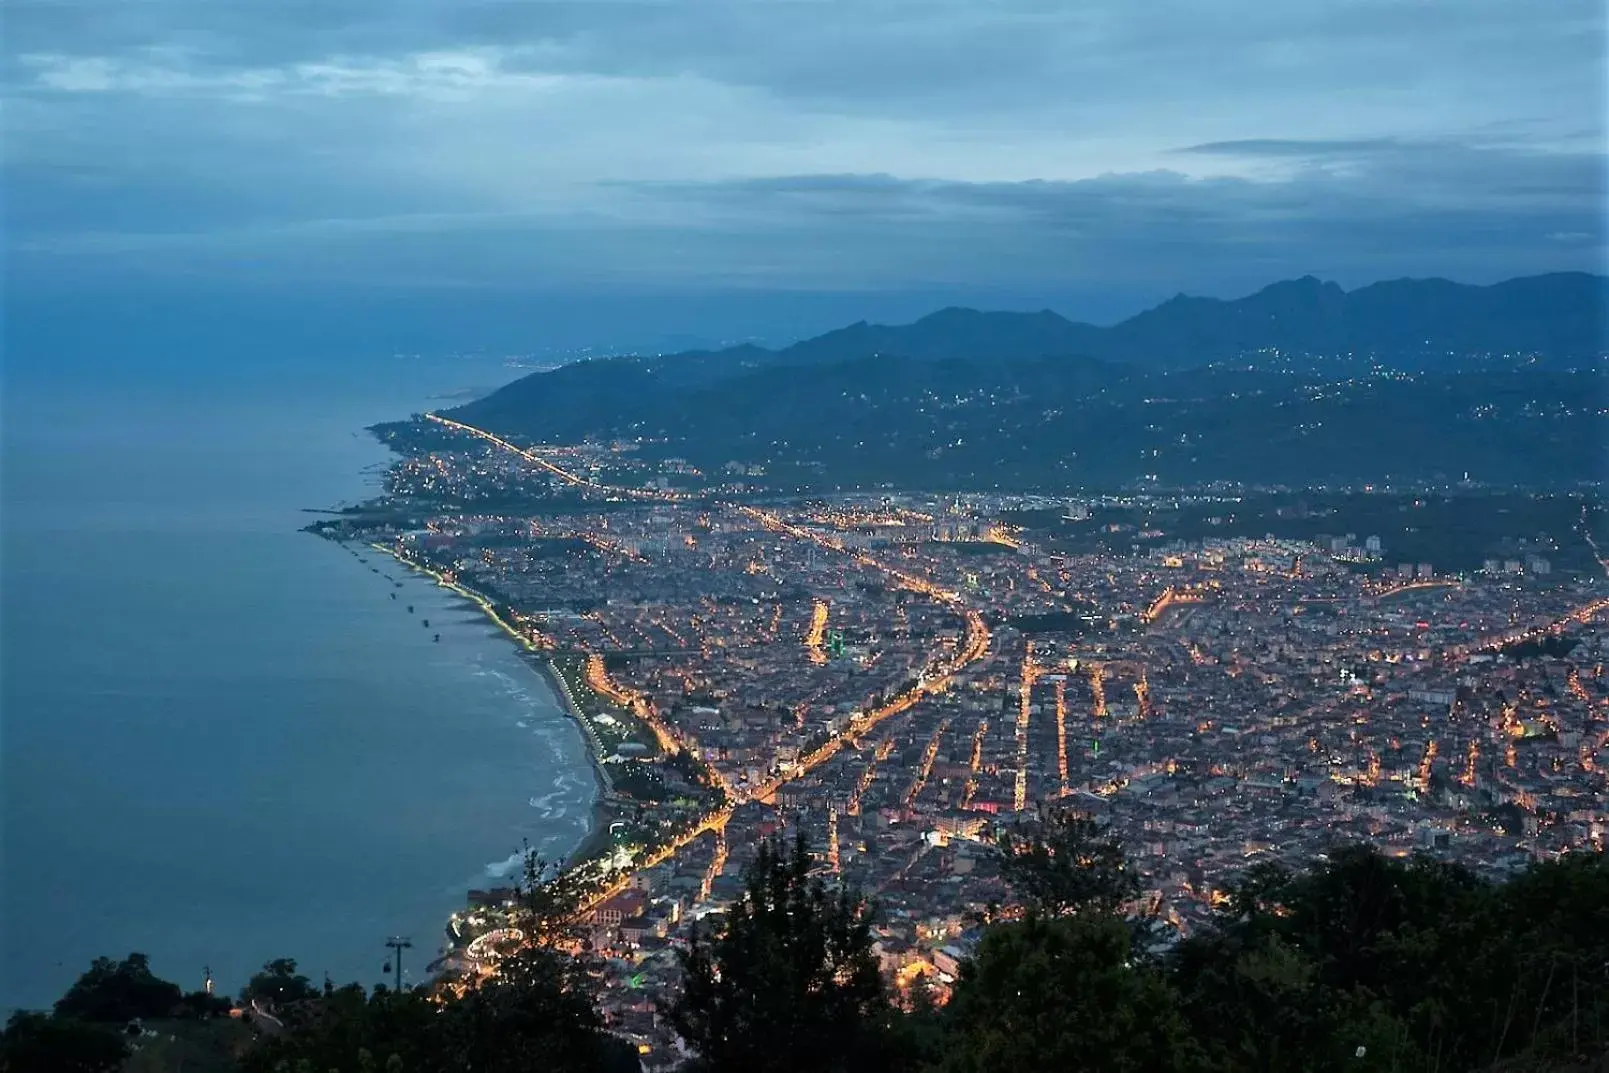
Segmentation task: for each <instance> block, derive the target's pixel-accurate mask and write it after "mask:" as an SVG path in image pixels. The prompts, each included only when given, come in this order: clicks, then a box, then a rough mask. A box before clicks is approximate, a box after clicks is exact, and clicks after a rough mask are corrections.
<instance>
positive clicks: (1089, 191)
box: [0, 0, 1609, 345]
mask: <svg viewBox="0 0 1609 1073" xmlns="http://www.w3.org/2000/svg"><path fill="white" fill-rule="evenodd" d="M3 17H4V19H5V26H4V46H3V47H4V58H3V67H0V79H3V84H4V94H5V100H4V109H3V117H0V122H3V124H4V137H5V152H4V154H3V156H4V162H3V173H0V174H3V181H4V194H5V211H6V221H5V224H6V228H5V230H6V234H5V240H6V259H7V264H6V268H7V273H6V276H7V283H8V287H9V289H10V293H11V295H12V301H13V302H14V303H16V304H17V305H18V306H19V307H23V308H33V306H32V305H30V304H29V303H37V305H38V308H48V309H55V310H58V311H60V310H61V309H71V310H74V311H75V312H74V314H73V315H74V316H77V315H78V312H79V310H78V305H77V303H80V302H81V301H83V300H84V299H85V298H86V296H89V295H94V296H96V297H97V299H98V300H101V299H104V300H106V301H114V300H116V301H124V302H128V301H130V300H131V298H132V299H133V300H134V301H135V304H137V305H138V304H141V303H145V302H147V301H148V302H149V303H152V306H151V307H152V308H156V306H157V305H159V304H160V303H161V302H162V301H168V302H175V301H181V300H184V299H185V298H187V297H189V296H193V295H197V294H204V295H207V296H209V301H214V302H217V303H220V304H221V305H220V306H219V308H234V307H235V306H240V307H245V306H250V307H251V308H253V309H257V310H259V311H263V310H272V309H274V308H276V307H277V306H282V305H283V306H286V307H289V306H291V305H297V304H298V303H299V304H300V305H301V306H306V305H307V304H308V303H326V304H328V303H332V302H333V303H336V304H337V305H338V304H339V303H341V302H342V301H344V300H347V299H350V300H351V301H352V302H354V303H359V304H361V303H363V302H368V303H373V304H375V305H374V308H380V307H381V306H384V305H385V304H386V303H388V302H391V303H395V302H396V301H405V302H407V303H410V308H412V309H414V310H415V311H428V310H431V309H438V310H440V309H453V310H457V311H459V313H460V314H461V315H462V316H465V317H468V314H467V313H464V312H463V311H464V310H469V309H475V308H481V309H485V310H496V311H497V312H489V313H487V314H486V315H485V316H484V317H482V318H481V320H482V322H483V323H484V322H485V321H487V320H494V319H497V318H501V317H504V316H511V315H515V314H512V313H510V312H509V310H510V309H520V308H527V307H525V306H521V304H520V303H522V302H524V303H530V305H529V307H528V308H530V309H535V310H540V311H543V315H544V316H547V317H548V318H550V319H551V320H553V321H554V322H555V323H557V322H558V321H565V324H566V326H565V329H564V331H565V332H568V333H569V334H572V335H574V336H575V338H576V339H581V338H583V337H584V336H585V334H586V332H587V331H589V330H593V329H591V328H586V327H585V326H584V324H592V325H593V326H594V327H595V328H602V327H604V326H611V327H613V328H615V329H618V328H619V321H620V318H621V316H622V314H625V315H627V316H629V317H638V318H639V319H641V321H642V328H643V330H644V331H659V332H683V333H692V334H694V335H697V334H699V333H700V332H704V333H706V334H707V333H708V332H715V333H717V334H719V333H720V332H723V331H731V332H737V333H738V334H743V333H744V332H747V331H750V330H751V329H752V330H759V329H761V328H763V327H765V326H766V325H767V324H771V325H772V326H773V327H778V326H779V325H780V323H781V321H784V320H787V317H788V316H790V315H792V316H794V317H795V319H796V320H797V319H799V318H800V317H803V319H804V320H810V319H811V318H812V317H813V318H815V319H816V320H818V321H820V320H825V321H829V323H822V324H820V325H819V326H820V327H827V326H830V323H831V322H835V321H833V320H832V319H833V318H838V319H839V321H841V320H852V319H856V316H850V315H849V314H850V313H852V312H854V311H855V310H857V309H860V310H862V311H863V313H864V315H869V316H873V317H874V318H875V316H876V315H878V314H889V315H892V316H895V317H897V316H901V315H904V316H907V317H908V316H914V315H916V314H918V313H920V312H921V311H922V306H923V304H924V303H927V302H938V301H941V300H943V301H967V302H968V303H969V304H976V305H983V306H993V307H1002V308H1011V307H1018V308H1038V307H1040V306H1047V305H1048V306H1052V307H1054V308H1058V309H1059V310H1061V311H1063V312H1067V313H1069V314H1070V315H1075V316H1078V315H1083V316H1088V317H1090V318H1091V319H1096V320H1101V319H1106V320H1111V319H1114V318H1115V317H1116V316H1118V315H1122V314H1125V313H1129V312H1134V311H1136V310H1137V309H1138V308H1141V307H1142V306H1144V305H1146V304H1149V303H1151V302H1154V301H1157V300H1161V299H1163V298H1166V297H1168V296H1170V295H1171V294H1174V293H1176V292H1180V291H1184V292H1188V293H1193V294H1210V295H1219V296H1224V297H1232V296H1235V295H1238V294H1242V293H1247V292H1249V291H1251V290H1254V289H1256V288H1257V287H1259V286H1262V285H1264V284H1266V283H1269V282H1272V281H1274V280H1277V279H1281V278H1288V277H1291V276H1296V275H1301V274H1305V273H1312V274H1315V275H1319V276H1321V277H1323V278H1326V279H1334V280H1336V281H1338V282H1340V283H1341V284H1342V285H1343V286H1347V287H1352V286H1358V285H1361V284H1364V283H1368V282H1372V281H1374V280H1377V279H1383V278H1396V277H1401V276H1430V275H1440V276H1447V277H1450V278H1454V279H1459V280H1462V281H1466V282H1475V283H1485V282H1494V281H1496V280H1500V279H1504V278H1508V277H1512V276H1516V275H1526V274H1531V273H1536V272H1544V271H1552V270H1566V269H1574V270H1589V271H1599V270H1602V267H1603V265H1604V259H1605V250H1606V235H1605V224H1604V199H1605V195H1606V192H1609V191H1606V182H1605V133H1606V124H1605V114H1604V108H1605V104H1604V102H1605V96H1606V81H1605V60H1604V56H1605V51H1606V48H1605V44H1606V37H1605V34H1606V25H1605V14H1604V6H1603V5H1602V3H1601V2H1600V0H1547V2H1545V3H1519V2H1515V0H1279V2H1278V3H1269V2H1267V0H1212V2H1208V0H1145V2H1143V3H1136V2H1134V0H1081V2H1078V3H1071V2H1067V0H1043V2H1042V0H848V2H840V0H649V2H628V0H584V2H581V3H544V2H493V3H486V2H476V0H453V2H446V3H435V2H422V0H362V2H357V0H352V2H348V0H316V2H307V0H276V2H274V3H260V4H259V3H225V4H219V3H213V2H207V0H106V2H101V0H10V2H9V3H7V5H6V7H5V9H4V12H3ZM52 303H54V304H52ZM231 303H233V304H234V305H231ZM510 303H512V305H511V304H510ZM632 303H635V304H632ZM700 303H702V304H700ZM364 308H368V307H364ZM787 310H793V311H794V312H793V313H792V314H788V313H786V311H787ZM800 310H803V311H805V312H803V313H800V312H799V311H800ZM745 311H746V312H745ZM768 311H769V312H768ZM152 315H153V316H159V314H152ZM265 315H266V314H265ZM419 315H420V316H421V317H423V312H420V313H419ZM566 317H568V318H569V320H573V321H575V322H576V323H574V324H570V323H569V321H567V320H566ZM768 318H769V319H768ZM270 319H271V317H270ZM455 323H456V322H455ZM790 324H791V322H790ZM778 330H782V329H781V328H780V327H779V328H778ZM426 334H429V333H426ZM440 334H441V333H440V332H438V333H437V335H440ZM446 334H447V335H448V336H450V335H451V332H448V333H446ZM493 334H496V333H493ZM515 334H516V335H517V334H518V333H515ZM560 334H564V333H563V332H561V333H560ZM566 338H569V335H566ZM448 341H449V342H450V340H448ZM438 342H440V343H441V345H446V342H442V341H441V340H438V339H436V338H435V337H434V336H432V343H431V345H436V344H437V343H438Z"/></svg>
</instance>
